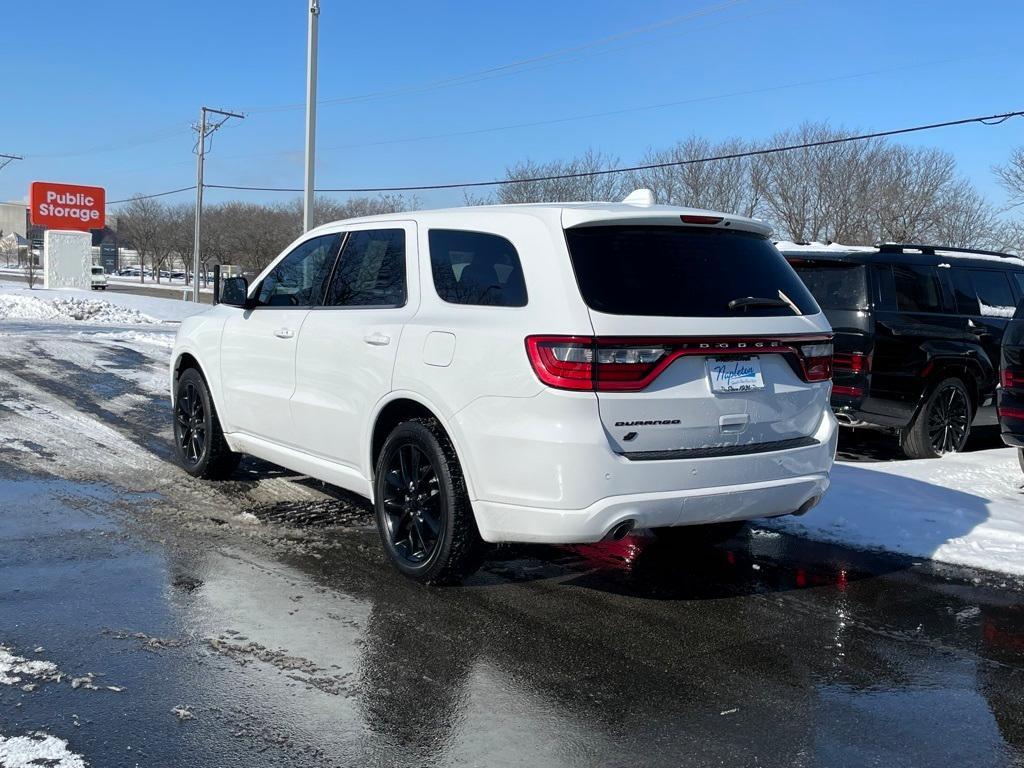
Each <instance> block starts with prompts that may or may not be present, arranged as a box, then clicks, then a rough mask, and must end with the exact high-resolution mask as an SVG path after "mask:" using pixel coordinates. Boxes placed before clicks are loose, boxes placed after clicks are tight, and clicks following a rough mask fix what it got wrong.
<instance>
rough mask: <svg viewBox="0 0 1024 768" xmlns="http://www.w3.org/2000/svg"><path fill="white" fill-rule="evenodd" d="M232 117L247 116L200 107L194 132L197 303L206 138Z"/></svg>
mask: <svg viewBox="0 0 1024 768" xmlns="http://www.w3.org/2000/svg"><path fill="white" fill-rule="evenodd" d="M207 114H211V115H220V116H221V120H220V121H218V122H216V123H213V124H209V123H208V122H207V120H206V115H207ZM232 117H237V118H238V119H239V120H244V119H245V115H241V114H238V113H236V112H225V111H224V110H222V109H214V108H213V107H200V108H199V124H198V125H196V126H194V130H196V131H197V132H198V133H199V139H198V140H197V141H196V229H195V242H194V244H193V246H192V301H194V302H196V303H198V302H199V244H200V242H201V238H202V226H203V163H204V162H205V161H206V137H207V136H209V135H210V134H212V133H214V132H215V131H216V130H217V129H218V128H220V127H221V126H222V125H224V123H226V122H227V121H228V120H230V119H231V118H232Z"/></svg>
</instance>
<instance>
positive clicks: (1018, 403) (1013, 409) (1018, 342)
mask: <svg viewBox="0 0 1024 768" xmlns="http://www.w3.org/2000/svg"><path fill="white" fill-rule="evenodd" d="M999 381H1000V384H1001V386H1000V388H999V425H1000V427H1001V428H1002V431H1003V442H1004V443H1006V444H1007V445H1012V446H1013V447H1014V448H1016V449H1017V458H1018V459H1019V460H1020V468H1021V469H1022V470H1024V301H1022V302H1021V303H1020V305H1018V307H1017V313H1016V314H1015V315H1014V316H1013V319H1012V320H1011V321H1010V324H1009V325H1007V326H1006V333H1005V334H1003V355H1002V361H1001V362H1000V365H999Z"/></svg>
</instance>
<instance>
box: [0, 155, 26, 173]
mask: <svg viewBox="0 0 1024 768" xmlns="http://www.w3.org/2000/svg"><path fill="white" fill-rule="evenodd" d="M24 159H25V158H24V157H22V156H21V155H6V154H4V153H2V152H0V171H2V170H3V169H4V168H6V167H7V166H8V165H10V164H11V163H13V162H14V161H15V160H24Z"/></svg>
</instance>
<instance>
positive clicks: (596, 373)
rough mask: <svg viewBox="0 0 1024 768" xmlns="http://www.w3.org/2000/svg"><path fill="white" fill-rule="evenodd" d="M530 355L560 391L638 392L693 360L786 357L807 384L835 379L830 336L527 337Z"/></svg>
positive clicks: (539, 372)
mask: <svg viewBox="0 0 1024 768" xmlns="http://www.w3.org/2000/svg"><path fill="white" fill-rule="evenodd" d="M526 352H527V354H528V355H529V358H530V364H531V365H532V366H533V370H534V371H535V372H536V374H537V377H538V378H539V379H540V380H541V381H542V382H544V383H545V384H547V385H548V386H549V387H556V388H558V389H576V390H598V391H601V392H636V391H639V390H641V389H644V388H645V387H647V386H648V385H649V384H650V383H651V382H652V381H654V380H655V379H656V378H657V377H658V376H659V375H660V374H661V372H662V371H664V370H665V369H666V368H667V367H668V366H669V365H671V364H672V362H673V361H674V360H677V359H678V358H680V357H685V356H687V355H690V356H694V357H722V356H732V357H741V358H742V357H750V356H751V355H782V356H783V357H785V358H786V359H787V360H788V361H789V363H790V365H791V366H792V368H793V370H794V372H796V373H797V374H798V375H799V376H800V377H801V378H802V379H803V380H804V381H808V382H818V381H828V380H829V379H831V378H832V339H831V337H829V336H817V335H815V336H789V337H776V338H763V337H762V338H727V337H714V338H692V337H684V338H663V337H662V338H654V339H634V338H613V337H606V338H591V337H589V336H528V337H527V339H526Z"/></svg>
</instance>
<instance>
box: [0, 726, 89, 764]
mask: <svg viewBox="0 0 1024 768" xmlns="http://www.w3.org/2000/svg"><path fill="white" fill-rule="evenodd" d="M41 765H47V766H52V768H88V763H86V762H85V760H84V759H83V757H82V756H81V755H77V754H75V753H74V752H72V751H71V750H70V749H69V748H68V743H67V742H66V741H65V740H64V739H59V738H57V737H56V736H51V735H49V734H47V733H43V732H42V731H35V732H33V733H30V734H28V735H27V736H11V737H5V736H4V735H3V734H0V768H39V766H41Z"/></svg>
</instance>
